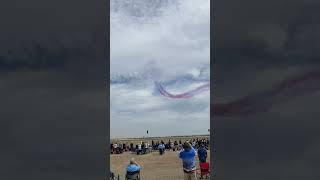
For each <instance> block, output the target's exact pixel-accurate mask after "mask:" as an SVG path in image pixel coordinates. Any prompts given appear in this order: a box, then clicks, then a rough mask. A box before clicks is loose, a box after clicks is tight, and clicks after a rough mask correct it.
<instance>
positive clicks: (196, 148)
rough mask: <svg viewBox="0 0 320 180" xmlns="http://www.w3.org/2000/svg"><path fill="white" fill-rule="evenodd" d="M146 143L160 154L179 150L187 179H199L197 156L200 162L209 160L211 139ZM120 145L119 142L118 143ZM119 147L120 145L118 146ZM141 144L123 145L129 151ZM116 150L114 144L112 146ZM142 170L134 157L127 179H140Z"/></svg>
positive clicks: (145, 144) (127, 172)
mask: <svg viewBox="0 0 320 180" xmlns="http://www.w3.org/2000/svg"><path fill="white" fill-rule="evenodd" d="M142 144H144V147H143V148H146V147H148V148H149V147H151V148H152V149H153V150H158V151H159V154H160V155H163V154H164V153H165V151H166V150H167V151H171V150H172V151H176V150H179V153H178V156H179V158H180V159H181V160H182V169H183V172H184V179H185V180H194V179H197V176H196V157H198V160H199V163H200V164H201V163H206V162H207V150H208V149H209V147H210V142H209V139H205V138H202V139H191V140H190V141H189V140H186V141H185V142H182V141H181V140H179V141H171V140H169V141H168V142H166V143H164V141H162V140H160V141H156V142H154V141H153V140H152V143H151V144H148V143H144V142H141V148H142ZM117 145H118V144H117ZM116 147H117V148H119V146H116ZM139 147H140V146H139V144H137V145H136V147H134V145H133V144H132V143H131V144H130V146H126V145H125V144H123V145H122V148H123V149H127V150H128V151H136V149H139ZM111 148H112V149H113V150H114V146H111ZM140 171H141V166H140V165H139V164H138V163H137V162H136V161H135V160H134V159H133V158H132V159H131V160H130V162H129V164H128V166H127V169H126V179H128V180H140Z"/></svg>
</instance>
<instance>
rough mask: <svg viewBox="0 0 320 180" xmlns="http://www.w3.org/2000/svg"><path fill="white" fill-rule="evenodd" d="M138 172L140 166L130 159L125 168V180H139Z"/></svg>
mask: <svg viewBox="0 0 320 180" xmlns="http://www.w3.org/2000/svg"><path fill="white" fill-rule="evenodd" d="M140 170H141V166H140V165H139V164H138V163H137V162H136V161H135V160H134V158H131V159H130V162H129V164H128V166H127V172H126V180H140Z"/></svg>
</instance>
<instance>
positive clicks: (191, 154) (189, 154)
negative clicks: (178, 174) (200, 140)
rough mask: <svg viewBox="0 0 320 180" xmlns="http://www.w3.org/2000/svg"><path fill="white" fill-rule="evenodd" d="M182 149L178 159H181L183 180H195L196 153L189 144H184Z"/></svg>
mask: <svg viewBox="0 0 320 180" xmlns="http://www.w3.org/2000/svg"><path fill="white" fill-rule="evenodd" d="M182 147H183V150H182V151H180V153H179V158H180V159H182V165H183V172H184V180H196V179H197V176H196V172H195V170H196V161H195V156H196V155H197V153H196V151H195V150H194V148H193V147H192V146H191V144H190V143H189V142H185V143H184V144H183V146H182Z"/></svg>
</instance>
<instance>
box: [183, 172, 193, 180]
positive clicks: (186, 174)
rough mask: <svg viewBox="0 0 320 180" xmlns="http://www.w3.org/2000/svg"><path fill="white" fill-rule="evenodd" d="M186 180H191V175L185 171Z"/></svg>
mask: <svg viewBox="0 0 320 180" xmlns="http://www.w3.org/2000/svg"><path fill="white" fill-rule="evenodd" d="M183 175H184V180H191V179H190V175H189V174H188V173H185V172H183Z"/></svg>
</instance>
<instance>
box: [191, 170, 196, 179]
mask: <svg viewBox="0 0 320 180" xmlns="http://www.w3.org/2000/svg"><path fill="white" fill-rule="evenodd" d="M190 180H197V174H196V173H195V172H194V173H190Z"/></svg>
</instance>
